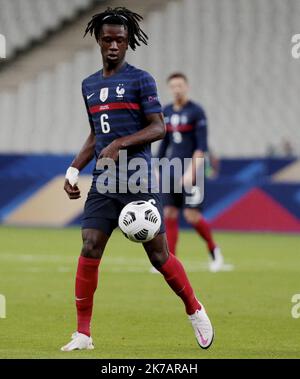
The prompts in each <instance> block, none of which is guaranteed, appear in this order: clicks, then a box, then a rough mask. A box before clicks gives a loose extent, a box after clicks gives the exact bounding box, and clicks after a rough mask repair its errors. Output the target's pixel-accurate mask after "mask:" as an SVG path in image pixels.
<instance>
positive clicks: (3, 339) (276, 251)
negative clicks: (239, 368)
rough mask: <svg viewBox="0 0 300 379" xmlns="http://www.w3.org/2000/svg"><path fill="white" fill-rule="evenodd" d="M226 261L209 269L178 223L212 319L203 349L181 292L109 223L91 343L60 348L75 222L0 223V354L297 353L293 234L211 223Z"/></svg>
mask: <svg viewBox="0 0 300 379" xmlns="http://www.w3.org/2000/svg"><path fill="white" fill-rule="evenodd" d="M216 240H217V241H218V243H219V244H220V246H221V247H222V249H223V252H224V255H225V257H226V261H227V263H230V264H232V265H234V267H235V269H234V270H233V271H227V272H220V273H217V274H212V273H210V272H208V270H207V268H206V264H207V260H208V256H207V253H206V249H205V245H204V243H203V242H202V241H201V240H200V239H199V237H198V236H197V235H196V234H195V233H193V232H187V231H186V232H181V235H180V244H179V248H178V253H179V257H180V259H181V260H182V262H183V264H184V266H185V267H186V270H187V272H188V275H189V277H190V280H191V282H192V285H193V287H194V289H195V290H196V293H197V295H198V297H199V299H201V300H202V301H203V303H204V304H205V306H206V308H207V310H208V313H209V315H210V318H211V320H212V322H213V324H214V327H215V331H216V338H215V342H214V344H213V346H212V347H211V348H210V349H209V350H207V351H205V350H201V349H200V348H199V347H198V346H197V344H196V340H195V338H194V334H193V330H192V328H191V326H190V324H189V322H188V320H187V318H186V315H185V312H184V307H183V305H182V303H181V300H180V299H179V298H178V297H177V296H175V295H174V294H173V293H172V292H171V290H170V289H169V287H168V286H167V285H166V284H165V282H164V280H163V278H162V277H161V276H160V275H154V274H150V273H149V272H148V270H149V267H150V265H149V262H148V260H147V257H146V254H145V253H144V251H143V249H142V246H140V245H138V244H134V243H131V242H129V241H127V240H126V239H125V238H124V237H123V236H122V235H121V234H120V233H119V232H115V233H114V234H113V236H112V238H111V240H110V242H109V243H108V246H107V250H106V253H105V255H104V258H103V260H102V264H101V268H100V277H99V286H98V290H97V292H96V296H95V307H94V319H93V324H92V331H93V338H94V342H95V347H96V348H95V350H94V351H82V352H80V351H77V352H72V353H63V352H60V350H59V349H60V347H61V346H62V345H64V344H65V343H67V342H68V341H69V338H70V335H71V333H72V332H74V330H75V321H76V318H75V308H74V303H73V288H74V275H75V270H76V262H77V257H78V254H79V250H80V246H81V238H80V230H79V229H75V228H74V229H66V230H55V229H21V228H20V229H18V228H7V227H1V228H0V241H1V247H0V294H3V295H5V297H6V302H7V317H6V319H0V358H100V359H101V358H300V350H299V341H300V318H299V319H294V318H292V316H291V308H292V306H293V304H292V302H291V298H292V296H293V294H295V293H300V281H299V278H300V275H299V270H300V236H285V235H281V236H280V235H270V234H235V233H228V234H226V233H216Z"/></svg>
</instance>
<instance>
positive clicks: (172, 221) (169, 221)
mask: <svg viewBox="0 0 300 379" xmlns="http://www.w3.org/2000/svg"><path fill="white" fill-rule="evenodd" d="M165 225H166V234H167V240H168V246H169V251H170V253H171V254H173V255H176V244H177V240H178V219H177V218H165Z"/></svg>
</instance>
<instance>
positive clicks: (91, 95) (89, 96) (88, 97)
mask: <svg viewBox="0 0 300 379" xmlns="http://www.w3.org/2000/svg"><path fill="white" fill-rule="evenodd" d="M94 95H95V93H91V94H90V95H88V96H87V97H86V98H87V99H88V100H89V99H90V98H91V97H93V96H94Z"/></svg>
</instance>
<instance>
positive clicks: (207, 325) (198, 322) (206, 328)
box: [189, 304, 214, 349]
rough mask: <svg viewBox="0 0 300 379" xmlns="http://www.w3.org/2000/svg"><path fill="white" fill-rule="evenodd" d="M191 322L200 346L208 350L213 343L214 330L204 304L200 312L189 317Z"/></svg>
mask: <svg viewBox="0 0 300 379" xmlns="http://www.w3.org/2000/svg"><path fill="white" fill-rule="evenodd" d="M189 320H190V321H191V323H192V326H193V328H194V332H195V336H196V339H197V342H198V345H199V346H200V347H201V348H202V349H208V348H209V347H210V345H211V344H212V343H213V339H214V329H213V327H212V325H211V322H210V320H209V318H208V316H207V314H206V311H205V309H204V306H203V305H202V304H201V309H200V310H197V311H196V312H195V313H194V314H193V315H190V316H189Z"/></svg>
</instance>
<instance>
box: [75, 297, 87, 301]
mask: <svg viewBox="0 0 300 379" xmlns="http://www.w3.org/2000/svg"><path fill="white" fill-rule="evenodd" d="M86 299H87V297H83V298H82V299H79V297H76V298H75V300H76V301H82V300H86Z"/></svg>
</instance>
